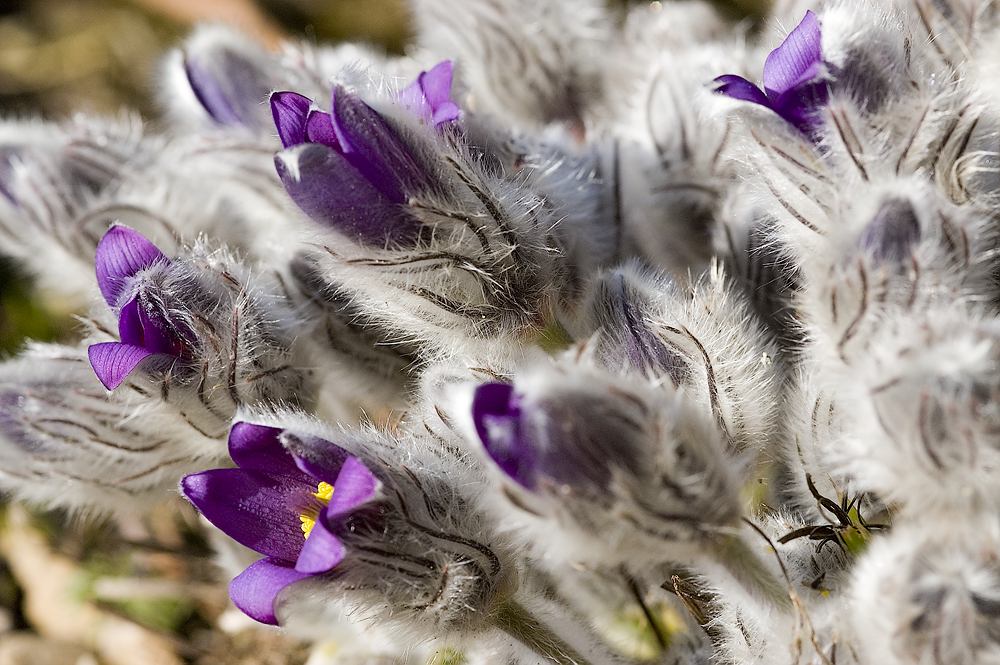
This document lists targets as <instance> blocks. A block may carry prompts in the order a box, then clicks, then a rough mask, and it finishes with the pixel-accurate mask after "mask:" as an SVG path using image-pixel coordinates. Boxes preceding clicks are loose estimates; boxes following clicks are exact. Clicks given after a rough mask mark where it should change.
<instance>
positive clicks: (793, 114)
mask: <svg viewBox="0 0 1000 665" xmlns="http://www.w3.org/2000/svg"><path fill="white" fill-rule="evenodd" d="M823 77H824V64H823V51H822V33H821V31H820V24H819V18H817V16H816V14H814V13H813V12H811V11H807V12H806V15H805V18H803V19H802V21H801V22H800V23H799V24H798V26H796V28H795V29H794V30H792V31H791V32H790V33H789V35H788V36H787V37H786V38H785V40H784V41H783V42H781V44H780V45H779V46H778V48H776V49H774V50H773V51H771V53H770V54H769V55H768V56H767V60H765V61H764V89H763V90H761V89H760V88H759V87H757V86H756V85H755V84H753V83H751V82H750V81H748V80H746V79H745V78H743V77H742V76H737V75H736V74H725V75H723V76H720V77H718V78H716V79H715V81H714V82H715V83H716V84H717V86H718V87H716V89H715V91H716V92H718V93H721V94H723V95H726V96H727V97H732V98H733V99H740V100H743V101H747V102H752V103H754V104H760V105H761V106H766V107H767V108H769V109H771V110H772V111H774V112H775V113H777V114H778V115H779V116H781V117H782V118H784V119H785V120H787V121H788V122H789V123H791V124H792V125H795V127H797V128H798V129H800V130H801V131H803V132H805V133H807V134H808V133H809V132H810V131H812V130H813V129H814V128H815V127H816V124H817V122H818V120H817V113H816V112H817V110H818V109H819V108H821V107H822V106H823V105H824V104H826V102H827V98H828V96H829V89H828V84H827V81H826V80H825V79H824V78H823Z"/></svg>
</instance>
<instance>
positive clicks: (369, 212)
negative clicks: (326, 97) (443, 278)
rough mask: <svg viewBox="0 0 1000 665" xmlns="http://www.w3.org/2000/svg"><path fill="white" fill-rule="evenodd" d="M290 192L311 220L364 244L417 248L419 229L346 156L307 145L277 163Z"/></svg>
mask: <svg viewBox="0 0 1000 665" xmlns="http://www.w3.org/2000/svg"><path fill="white" fill-rule="evenodd" d="M274 163H275V167H276V168H277V170H278V176H279V177H280V178H281V182H282V184H283V185H284V186H285V191H287V192H288V194H289V196H291V197H292V200H293V201H295V204H296V205H298V206H299V208H301V209H302V211H303V212H304V213H306V215H308V216H309V217H310V218H312V219H313V220H314V221H316V222H318V223H319V224H322V225H324V226H328V227H332V228H334V229H337V230H338V231H340V232H341V233H344V234H346V235H350V236H355V237H357V238H358V240H360V241H361V242H363V243H367V244H373V245H379V246H381V245H384V244H385V243H386V241H387V240H389V241H392V242H394V243H398V244H412V242H413V240H414V239H415V238H416V237H417V234H418V233H419V232H420V223H419V222H417V221H416V220H415V219H413V218H412V217H410V216H409V215H408V214H406V212H405V210H404V209H403V208H402V207H401V206H400V205H397V204H396V203H394V202H392V201H390V200H389V199H387V198H386V197H385V196H384V195H383V194H382V192H380V191H379V190H377V189H376V188H374V187H373V186H372V184H371V183H370V181H369V180H368V179H367V178H366V177H365V176H364V175H363V174H362V173H360V172H359V171H357V170H356V169H355V168H354V166H353V165H352V164H351V163H349V162H348V161H347V160H346V159H345V157H344V156H343V155H341V154H340V153H338V152H337V151H335V150H332V149H330V148H328V147H326V146H324V145H319V144H305V145H301V146H297V147H295V148H292V149H290V150H286V151H285V152H282V153H279V154H278V155H277V156H276V157H275V161H274Z"/></svg>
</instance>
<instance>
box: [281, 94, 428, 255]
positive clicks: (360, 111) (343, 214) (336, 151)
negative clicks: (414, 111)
mask: <svg viewBox="0 0 1000 665" xmlns="http://www.w3.org/2000/svg"><path fill="white" fill-rule="evenodd" d="M434 98H435V99H438V98H437V96H435V97H434ZM271 111H272V114H273V116H274V123H275V126H276V127H277V128H278V136H279V137H280V138H281V142H282V145H284V146H285V148H286V150H285V151H283V152H281V153H279V154H278V156H277V157H275V166H276V168H277V170H278V175H279V177H280V178H281V181H282V183H283V184H284V186H285V189H286V190H287V191H288V194H289V195H290V196H291V197H292V200H293V201H295V203H296V204H297V205H298V206H299V207H300V208H301V209H302V210H303V212H305V213H306V214H307V215H308V216H309V217H311V218H312V219H313V220H315V221H317V222H319V223H320V224H323V225H324V226H329V227H333V228H335V229H337V230H339V231H341V232H344V233H347V234H349V235H352V236H355V237H357V238H358V239H359V240H360V241H362V242H363V243H366V244H374V245H382V244H384V243H385V242H386V241H387V240H388V241H390V242H392V243H399V244H410V243H412V242H413V241H414V240H416V237H417V235H418V234H419V232H420V229H421V224H420V222H419V221H418V220H416V219H415V218H414V217H413V216H411V215H410V214H408V213H407V211H406V210H405V205H406V203H407V202H408V201H409V200H410V198H411V197H412V196H414V195H416V194H421V193H426V192H429V191H433V190H435V189H437V188H438V185H437V184H436V177H435V176H434V167H433V166H432V165H430V164H427V163H425V161H424V159H423V158H422V157H421V155H420V154H419V153H418V152H416V151H415V150H414V149H413V148H412V147H411V145H410V144H409V143H408V142H407V141H406V140H404V138H403V136H402V135H401V134H400V132H399V131H398V130H397V129H395V128H394V127H393V126H392V125H391V124H389V122H388V121H387V120H386V119H385V118H384V117H383V116H382V115H380V114H379V113H378V112H377V111H375V110H374V109H373V108H371V107H370V106H368V105H367V104H365V103H364V102H363V101H362V100H361V98H360V97H358V96H357V95H355V94H354V93H351V92H348V91H347V90H346V89H344V88H343V87H340V86H337V87H335V88H334V90H333V99H332V106H331V111H330V112H329V113H327V112H324V111H320V110H318V109H316V108H313V105H312V102H311V101H310V100H309V99H308V98H306V97H303V96H302V95H299V94H298V93H294V92H276V93H274V94H273V95H271Z"/></svg>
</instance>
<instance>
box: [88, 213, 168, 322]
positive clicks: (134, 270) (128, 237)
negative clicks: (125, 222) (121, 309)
mask: <svg viewBox="0 0 1000 665" xmlns="http://www.w3.org/2000/svg"><path fill="white" fill-rule="evenodd" d="M161 261H162V262H164V263H167V262H169V259H168V258H167V257H166V256H164V254H163V252H161V251H160V250H159V249H158V248H157V247H156V245H154V244H153V243H151V242H150V241H149V240H147V239H146V238H145V237H144V236H143V235H142V234H140V233H139V232H137V231H133V230H132V229H130V228H128V227H127V226H112V227H111V228H110V229H108V231H107V233H105V234H104V237H103V238H101V241H100V242H99V243H97V254H96V256H95V258H94V263H95V268H96V272H97V286H98V288H100V290H101V295H103V296H104V300H105V301H106V302H107V303H108V304H109V305H112V306H113V305H116V304H117V303H118V300H119V299H120V297H121V294H122V289H123V288H124V286H125V283H126V282H127V281H128V279H129V278H131V277H134V276H135V275H136V274H138V273H139V272H141V271H143V270H145V269H146V268H149V267H150V266H152V265H154V264H156V263H158V262H161Z"/></svg>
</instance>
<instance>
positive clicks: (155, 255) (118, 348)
mask: <svg viewBox="0 0 1000 665" xmlns="http://www.w3.org/2000/svg"><path fill="white" fill-rule="evenodd" d="M169 262H170V260H169V259H168V258H167V257H166V256H164V255H163V253H162V252H161V251H160V250H159V249H158V248H157V247H156V246H155V245H153V244H152V243H151V242H149V241H148V240H146V238H144V237H143V236H142V235H140V234H139V233H137V232H136V231H133V230H132V229H130V228H128V227H125V226H113V227H111V229H110V230H109V231H108V232H107V233H106V234H105V235H104V237H103V238H102V239H101V242H100V243H99V244H98V246H97V256H96V259H95V263H96V268H97V284H98V287H99V288H100V290H101V294H102V295H103V296H104V300H105V302H107V303H108V305H110V306H111V307H115V308H117V309H118V333H119V336H120V341H118V342H102V343H99V344H93V345H91V347H90V349H89V350H88V355H89V356H90V363H91V365H92V366H93V368H94V372H95V373H96V374H97V378H99V379H100V380H101V383H103V384H104V387H105V388H107V389H108V390H114V389H115V388H117V387H118V386H120V385H121V383H122V382H123V381H124V380H125V378H126V377H127V376H128V375H129V374H131V373H132V371H133V370H135V368H136V367H138V366H139V364H140V363H141V362H142V361H144V360H146V359H147V358H151V357H154V356H155V357H160V358H165V359H178V358H181V357H183V356H184V355H185V353H186V349H187V348H188V346H189V345H190V336H191V333H190V331H189V330H185V328H184V327H183V325H182V324H178V323H177V322H174V321H171V320H170V319H169V318H168V317H167V315H166V314H165V313H164V312H163V310H162V309H161V308H159V307H156V306H155V304H154V303H153V302H151V301H150V299H149V297H148V296H147V294H145V293H144V292H142V291H138V292H135V293H133V294H131V296H130V297H128V299H127V300H125V302H124V303H122V304H120V303H121V301H122V299H123V297H125V296H126V290H125V289H126V285H127V284H128V282H129V281H130V280H132V279H133V278H135V277H136V276H138V275H139V274H140V273H142V272H143V271H144V270H147V269H149V268H151V267H153V266H156V265H158V264H168V263H169Z"/></svg>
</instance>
